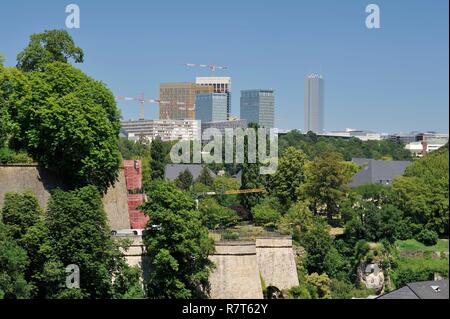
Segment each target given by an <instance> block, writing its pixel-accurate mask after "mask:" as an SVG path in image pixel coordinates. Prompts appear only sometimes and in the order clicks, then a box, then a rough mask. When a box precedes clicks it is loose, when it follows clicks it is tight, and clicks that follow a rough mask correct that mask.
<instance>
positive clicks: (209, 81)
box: [195, 76, 231, 120]
mask: <svg viewBox="0 0 450 319" xmlns="http://www.w3.org/2000/svg"><path fill="white" fill-rule="evenodd" d="M195 83H196V84H199V85H202V86H211V87H213V88H214V93H225V94H226V95H227V120H228V119H230V114H231V78H230V77H223V76H221V77H213V76H211V77H197V78H196V79H195Z"/></svg>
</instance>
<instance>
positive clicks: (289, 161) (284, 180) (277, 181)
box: [266, 147, 307, 206]
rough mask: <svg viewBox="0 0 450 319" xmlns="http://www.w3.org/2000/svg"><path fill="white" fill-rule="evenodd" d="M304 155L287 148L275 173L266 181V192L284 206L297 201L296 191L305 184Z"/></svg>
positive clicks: (294, 149)
mask: <svg viewBox="0 0 450 319" xmlns="http://www.w3.org/2000/svg"><path fill="white" fill-rule="evenodd" d="M306 161H307V159H306V155H305V154H304V153H303V151H300V150H297V149H296V148H294V147H289V148H288V149H287V150H286V152H285V153H284V155H283V156H282V157H281V159H280V162H279V165H278V169H277V172H276V173H275V174H274V175H272V176H270V177H269V178H268V181H267V183H266V184H267V189H268V191H269V192H270V193H271V194H273V195H274V196H276V197H277V198H278V199H279V200H280V202H281V203H282V204H283V205H285V206H290V204H291V203H295V202H296V201H297V200H298V191H297V189H298V188H299V187H300V186H301V185H302V184H303V183H304V182H305V164H306Z"/></svg>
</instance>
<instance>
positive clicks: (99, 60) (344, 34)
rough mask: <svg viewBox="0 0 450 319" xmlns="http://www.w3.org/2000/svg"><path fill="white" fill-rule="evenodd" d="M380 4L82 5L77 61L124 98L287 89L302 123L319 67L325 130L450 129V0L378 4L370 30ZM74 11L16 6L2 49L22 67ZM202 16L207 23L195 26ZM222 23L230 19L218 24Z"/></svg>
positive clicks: (131, 111) (149, 112)
mask: <svg viewBox="0 0 450 319" xmlns="http://www.w3.org/2000/svg"><path fill="white" fill-rule="evenodd" d="M368 3H369V2H367V1H360V0H355V1H352V2H339V3H336V2H335V1H324V0H322V1H314V2H310V1H308V2H305V1H295V2H294V1H284V2H280V3H267V4H265V6H258V7H255V2H254V1H248V2H246V3H238V2H234V1H231V2H230V8H232V10H231V9H230V10H219V9H220V6H219V5H218V4H214V3H211V4H210V3H208V6H209V8H210V9H209V10H210V12H214V14H211V15H204V14H202V13H201V11H200V10H198V8H203V7H204V5H205V4H206V1H198V2H195V3H190V4H187V3H183V2H178V4H177V10H176V11H173V12H172V11H171V9H170V5H168V4H164V3H151V4H149V3H144V2H136V3H135V5H134V7H132V8H130V7H129V6H126V5H125V4H120V3H107V4H106V3H105V2H103V3H102V2H96V3H93V2H88V1H84V0H81V1H77V4H78V5H79V6H80V9H81V28H80V29H72V30H70V29H67V31H68V32H69V33H70V34H71V36H73V38H74V40H75V42H76V43H77V45H79V46H80V47H82V48H83V49H84V51H85V62H84V63H83V64H75V66H76V67H78V68H80V69H82V70H83V71H86V72H88V74H89V75H91V76H92V77H94V78H97V79H100V80H102V81H103V82H105V83H106V84H107V85H108V87H109V88H110V89H111V90H112V92H113V93H114V94H115V95H120V96H137V95H139V94H140V93H141V92H144V93H145V96H146V97H148V98H153V99H157V98H159V96H158V92H159V84H160V83H164V82H195V79H196V77H208V76H218V77H222V76H223V77H232V78H233V91H234V92H240V91H241V90H245V89H252V88H258V87H270V88H273V89H275V90H276V92H277V109H276V111H275V112H276V113H275V117H276V124H277V127H278V128H281V129H302V128H303V122H304V115H303V90H302V87H303V78H304V77H305V76H306V75H307V74H310V73H319V74H322V75H323V76H324V77H325V78H326V80H327V93H326V101H327V105H326V116H325V130H328V131H331V130H342V129H344V128H347V127H353V128H358V129H367V130H372V131H377V132H387V133H394V132H409V131H414V130H416V131H438V132H447V133H448V120H447V118H448V84H449V83H448V24H447V23H448V2H447V1H436V2H434V3H433V5H432V6H430V5H428V4H427V2H425V1H408V2H404V1H398V2H392V1H377V4H378V5H379V6H380V10H381V29H373V30H370V29H367V28H366V26H365V18H366V17H367V13H366V12H365V7H366V5H367V4H368ZM238 5H239V10H237V6H238ZM65 6H66V3H62V2H59V3H58V2H56V1H47V2H40V3H30V2H25V1H20V0H19V1H16V2H14V3H6V4H4V6H3V9H4V10H2V11H1V12H0V25H1V28H0V39H7V41H6V40H5V41H1V43H2V44H1V45H0V52H2V53H4V54H5V55H6V58H7V60H6V62H5V65H6V66H12V65H15V64H16V61H15V56H16V54H17V53H18V52H20V51H21V50H22V49H23V48H24V47H25V46H26V44H27V43H28V39H29V35H30V34H32V33H39V32H43V31H44V30H46V29H54V28H58V29H65V26H64V21H65V18H66V16H67V14H66V13H65V11H64V10H65ZM24 8H27V9H26V10H25V9H24ZM105 8H106V9H107V13H105ZM199 11H200V12H199ZM156 12H157V13H158V14H155V13H156ZM167 13H170V15H168V14H167ZM168 16H170V18H168ZM250 18H251V19H252V21H253V22H252V24H251V25H250V24H249V21H250V20H249V19H250ZM199 19H201V21H202V24H195V23H191V22H192V21H197V20H199ZM224 19H225V20H224ZM217 20H224V21H229V23H226V27H225V26H222V25H221V24H218V25H216V24H215V23H214V21H217ZM205 24H206V25H209V24H211V25H215V26H216V27H215V28H213V29H214V30H211V29H208V28H204V27H202V25H205ZM330 26H333V27H330ZM11 30H14V36H11ZM208 39H212V40H208ZM188 62H189V63H191V62H192V63H218V64H221V65H227V66H229V69H228V70H218V71H217V72H215V74H214V75H213V74H211V72H209V71H208V70H207V69H204V70H202V69H197V68H187V67H186V66H185V65H184V64H185V63H188ZM118 105H119V107H120V108H121V110H122V114H123V118H124V119H130V118H138V114H139V105H138V104H136V106H134V105H133V104H132V103H124V102H119V103H118ZM231 105H232V110H231V114H233V115H236V114H239V94H234V95H232V103H231ZM146 117H147V118H155V119H156V118H158V107H157V105H153V106H146Z"/></svg>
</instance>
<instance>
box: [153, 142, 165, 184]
mask: <svg viewBox="0 0 450 319" xmlns="http://www.w3.org/2000/svg"><path fill="white" fill-rule="evenodd" d="M150 157H151V162H150V169H151V176H152V180H156V179H164V175H165V169H166V164H167V160H166V147H165V145H164V143H163V141H162V140H161V138H160V137H159V136H158V137H157V138H155V139H154V140H153V141H152V144H151V151H150Z"/></svg>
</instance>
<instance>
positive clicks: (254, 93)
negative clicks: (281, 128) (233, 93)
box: [241, 89, 275, 128]
mask: <svg viewBox="0 0 450 319" xmlns="http://www.w3.org/2000/svg"><path fill="white" fill-rule="evenodd" d="M241 119H244V120H246V121H247V123H256V124H259V126H260V127H264V128H273V127H275V92H274V90H272V89H267V90H263V89H257V90H244V91H241Z"/></svg>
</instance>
